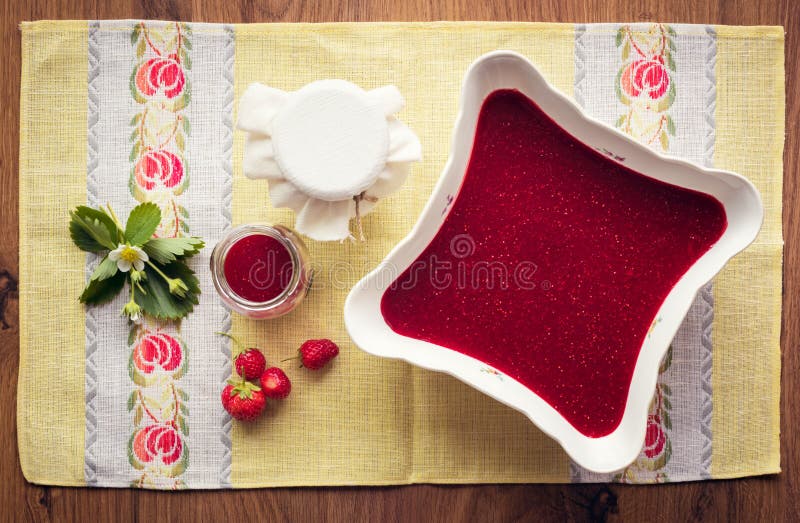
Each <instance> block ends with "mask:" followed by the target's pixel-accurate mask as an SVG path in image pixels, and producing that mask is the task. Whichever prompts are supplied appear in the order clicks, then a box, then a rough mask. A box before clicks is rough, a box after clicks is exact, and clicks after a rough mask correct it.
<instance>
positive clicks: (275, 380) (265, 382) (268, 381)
mask: <svg viewBox="0 0 800 523" xmlns="http://www.w3.org/2000/svg"><path fill="white" fill-rule="evenodd" d="M291 390H292V382H291V381H289V376H287V375H286V373H285V372H283V371H282V370H281V369H279V368H278V367H270V368H268V369H267V370H265V371H264V374H262V375H261V391H262V392H263V393H264V395H265V396H266V397H268V398H271V399H274V400H282V399H283V398H285V397H286V396H288V395H289V392H291Z"/></svg>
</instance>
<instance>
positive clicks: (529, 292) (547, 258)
mask: <svg viewBox="0 0 800 523" xmlns="http://www.w3.org/2000/svg"><path fill="white" fill-rule="evenodd" d="M726 227H727V219H726V216H725V211H724V208H723V207H722V204H721V203H720V202H719V201H718V200H716V199H715V198H713V197H711V196H709V195H706V194H702V193H699V192H696V191H692V190H688V189H684V188H680V187H676V186H673V185H669V184H666V183H663V182H660V181H657V180H654V179H652V178H649V177H647V176H645V175H643V174H640V173H637V172H635V171H632V170H630V169H628V168H626V167H624V166H622V165H620V164H618V163H616V162H614V161H611V160H610V159H609V158H607V157H606V156H604V155H602V154H600V153H598V152H596V151H595V150H593V149H592V148H590V147H588V146H587V145H585V144H583V143H581V142H579V141H578V140H577V139H575V138H574V137H573V136H571V135H570V134H568V133H567V132H566V131H565V130H563V129H562V128H561V127H559V126H558V125H557V124H556V123H555V122H553V121H552V120H551V119H550V118H549V117H548V116H547V115H546V114H545V113H544V112H543V111H542V110H541V109H540V108H539V107H538V106H537V105H536V104H535V103H534V102H533V101H531V100H530V99H528V98H527V97H526V96H524V95H523V94H521V93H519V92H518V91H513V90H500V91H496V92H494V93H492V94H491V95H490V96H488V97H487V99H486V100H485V101H484V104H483V107H482V108H481V112H480V115H479V119H478V125H477V130H476V134H475V141H474V145H473V150H472V155H471V157H470V161H469V166H468V168H467V173H466V175H465V177H464V180H463V182H462V185H461V188H460V190H459V193H458V196H457V197H456V199H455V201H454V202H453V204H452V209H451V210H450V213H449V214H448V215H447V217H446V218H445V221H444V223H443V225H442V227H441V229H440V230H439V231H438V233H437V235H436V237H435V238H434V239H433V240H432V241H431V243H430V244H429V245H428V246H427V248H426V249H425V250H424V251H423V252H422V254H421V255H420V256H419V257H418V258H417V260H416V261H415V263H414V264H412V265H411V266H410V267H409V269H408V270H406V271H405V272H404V273H403V274H401V275H400V277H399V278H398V279H397V280H396V281H395V282H394V284H393V285H392V286H390V288H389V289H387V290H386V292H385V293H384V295H383V298H382V302H381V311H382V313H383V316H384V318H385V319H386V321H387V323H388V324H389V326H390V327H391V328H392V329H393V330H394V331H395V332H397V333H399V334H402V335H404V336H408V337H411V338H416V339H421V340H425V341H428V342H431V343H434V344H436V345H440V346H442V347H446V348H449V349H452V350H455V351H458V352H461V353H463V354H466V355H468V356H472V357H473V358H476V359H478V360H481V361H483V362H486V363H487V364H489V365H491V366H492V367H494V368H496V369H498V370H500V371H502V372H504V373H506V374H507V375H509V376H511V377H513V378H515V379H516V380H518V381H519V382H521V383H522V384H523V385H525V386H526V387H528V388H529V389H531V390H532V391H533V392H535V393H536V394H537V395H539V396H540V397H541V398H542V399H544V400H545V401H546V402H548V403H549V404H550V405H551V406H552V407H553V408H554V409H556V410H557V411H558V412H559V413H560V414H561V415H562V416H564V418H565V419H566V420H567V421H568V422H569V423H571V424H572V425H573V426H574V427H575V428H576V429H577V430H579V431H580V432H581V433H583V434H585V435H587V436H590V437H600V436H604V435H606V434H609V433H610V432H612V431H613V430H614V429H615V428H616V427H617V426H618V425H619V423H620V421H621V419H622V414H623V411H624V409H625V404H626V401H627V396H628V390H629V388H630V383H631V378H632V376H633V369H634V366H635V364H636V360H637V357H638V355H639V349H640V347H641V345H642V343H643V341H644V339H645V336H646V335H647V331H648V328H649V326H650V325H651V323H652V322H653V320H654V318H655V315H656V313H657V311H658V309H659V308H660V306H661V304H662V303H663V301H664V299H665V298H666V296H667V294H668V293H669V292H670V290H671V289H672V287H673V286H674V285H675V284H676V283H677V281H678V280H679V279H680V278H681V276H682V275H683V274H684V273H685V272H686V271H687V270H688V269H689V267H690V266H691V265H692V264H693V263H694V262H695V261H696V260H697V259H698V258H700V256H702V255H703V254H704V253H705V252H706V251H708V249H709V248H711V246H712V245H713V244H714V243H715V242H716V241H717V240H718V239H719V238H720V236H721V235H722V233H723V232H724V231H725V228H726Z"/></svg>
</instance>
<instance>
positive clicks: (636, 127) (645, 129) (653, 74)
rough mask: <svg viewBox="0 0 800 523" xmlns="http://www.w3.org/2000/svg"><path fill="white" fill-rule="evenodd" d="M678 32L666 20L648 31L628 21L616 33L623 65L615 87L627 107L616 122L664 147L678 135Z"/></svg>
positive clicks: (618, 96) (642, 137)
mask: <svg viewBox="0 0 800 523" xmlns="http://www.w3.org/2000/svg"><path fill="white" fill-rule="evenodd" d="M674 36H675V30H674V29H672V28H671V27H670V26H668V25H665V24H652V25H651V26H650V27H649V28H648V29H647V30H645V31H633V30H632V29H631V27H630V26H627V25H624V26H622V27H620V29H619V31H617V35H616V44H617V47H618V48H620V53H621V58H622V65H621V67H620V69H619V71H618V72H617V76H616V80H615V82H614V87H615V90H616V93H617V98H618V99H619V101H620V102H622V104H623V105H625V106H626V110H625V112H624V113H623V114H622V115H620V117H619V118H618V119H617V121H616V124H615V125H616V127H617V128H619V129H621V130H623V131H624V132H626V133H627V134H630V135H631V136H633V137H635V138H637V139H638V140H639V141H641V142H644V143H646V144H648V145H654V146H657V147H660V148H661V150H663V151H667V150H668V149H669V141H670V136H675V122H674V121H673V119H672V116H671V115H670V114H669V109H670V108H671V107H672V104H673V103H674V102H675V82H674V78H673V74H674V73H675V60H674V59H673V57H672V53H673V52H674V51H675V41H674V38H673V37H674Z"/></svg>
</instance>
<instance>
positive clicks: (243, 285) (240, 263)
mask: <svg viewBox="0 0 800 523" xmlns="http://www.w3.org/2000/svg"><path fill="white" fill-rule="evenodd" d="M223 272H224V273H225V280H226V281H227V282H228V286H229V287H230V288H231V290H232V291H233V292H234V293H236V294H237V295H239V296H240V297H241V298H244V299H245V300H249V301H252V302H258V303H261V302H266V301H270V300H272V299H273V298H276V297H277V296H279V295H280V294H281V293H282V292H283V291H284V289H286V287H288V286H289V282H291V280H292V274H293V273H294V267H293V265H292V257H291V255H290V254H289V251H288V250H287V249H286V247H284V246H283V244H282V243H281V242H279V241H278V240H276V239H275V238H273V237H271V236H267V235H265V234H251V235H249V236H245V237H244V238H241V239H240V240H237V241H236V243H234V244H233V245H231V246H230V248H229V249H228V252H227V254H226V256H225V263H224V265H223Z"/></svg>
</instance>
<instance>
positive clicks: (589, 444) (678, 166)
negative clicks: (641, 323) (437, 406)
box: [344, 50, 763, 473]
mask: <svg viewBox="0 0 800 523" xmlns="http://www.w3.org/2000/svg"><path fill="white" fill-rule="evenodd" d="M498 68H506V69H507V71H506V72H508V71H511V73H513V74H517V75H521V77H522V78H523V79H524V82H525V85H522V82H520V84H515V85H508V86H507V87H502V86H495V87H493V88H491V89H489V90H488V92H486V93H483V94H482V96H480V97H477V94H476V91H477V93H480V92H482V91H481V86H480V83H481V82H482V81H484V83H486V82H485V75H486V71H485V70H487V69H488V70H492V71H494V72H495V73H497V72H498ZM513 74H512V76H513ZM481 75H484V76H483V77H482V76H481ZM497 76H501V75H499V74H497ZM493 81H496V80H495V79H494V78H490V80H489V82H488V83H489V84H491V83H492V82H493ZM501 83H502V82H501ZM503 88H512V89H518V90H520V91H521V92H523V94H525V95H526V96H528V97H529V98H531V99H533V100H534V101H535V102H536V103H537V104H538V105H540V107H541V108H542V109H543V110H544V111H545V113H547V114H548V116H550V117H551V118H552V119H553V120H554V121H555V122H556V123H557V124H558V125H559V126H561V127H562V128H564V129H565V130H567V132H569V133H570V134H572V135H573V136H575V137H576V139H578V140H579V141H582V142H584V143H586V144H587V145H589V146H594V148H595V149H598V150H601V152H603V153H605V154H607V155H609V156H611V160H612V161H616V162H618V163H621V164H622V165H625V166H626V167H629V168H632V169H634V170H636V171H638V172H640V173H642V174H645V175H646V176H649V177H652V178H656V179H660V180H662V181H665V182H667V183H670V184H672V185H678V186H682V187H687V188H689V189H692V190H696V191H699V192H703V193H705V194H710V195H711V196H714V197H716V198H717V199H719V200H720V202H721V203H722V204H723V206H724V208H725V213H726V216H727V218H728V227H727V228H726V230H725V232H724V233H723V235H722V237H721V238H720V239H719V240H718V241H717V243H715V244H714V245H713V246H712V247H711V249H709V251H708V252H706V253H705V254H704V255H703V256H701V257H700V258H699V259H698V260H697V261H696V262H695V263H694V264H693V265H692V266H691V267H690V269H689V270H687V272H686V273H685V274H684V275H683V276H682V277H681V278H680V280H679V281H678V282H677V283H676V284H675V286H674V287H673V288H672V290H671V291H670V293H669V294H668V296H667V298H666V299H665V300H664V302H663V303H662V305H661V307H660V308H659V312H658V314H657V315H656V318H655V319H654V322H653V325H652V326H651V333H652V334H653V335H652V336H651V334H648V336H647V337H646V339H645V341H644V342H643V344H642V346H641V347H640V350H639V355H638V356H637V360H636V365H635V368H634V373H633V376H632V378H631V384H630V389H629V391H628V397H627V400H626V404H625V410H624V413H623V418H622V421H621V422H620V424H619V425H618V426H617V428H616V429H614V431H612V432H611V433H610V434H607V435H605V436H602V437H599V438H592V437H588V436H585V435H583V434H582V433H580V432H579V431H578V430H577V429H575V428H574V427H573V426H572V425H570V424H569V423H568V422H567V421H566V420H565V419H564V418H563V417H562V416H561V415H560V414H558V412H557V411H556V410H555V409H554V408H553V407H551V406H550V405H549V404H547V403H546V402H545V401H544V400H542V399H541V398H539V396H538V395H536V394H535V393H534V392H533V391H531V390H530V389H528V388H527V387H525V386H524V385H522V384H521V383H519V382H518V381H516V380H515V379H513V378H511V377H510V376H506V375H504V374H503V373H502V372H499V371H497V370H496V369H492V368H491V367H490V366H488V365H487V364H486V363H484V362H482V361H480V360H477V359H475V358H472V357H470V356H466V355H464V354H461V353H459V352H456V351H453V350H451V349H447V348H445V347H442V346H439V345H435V344H432V343H428V342H425V341H421V340H417V339H414V338H409V337H406V336H403V335H400V334H397V333H395V332H394V331H392V330H391V329H390V328H389V327H388V325H387V324H386V322H385V320H384V319H383V316H382V314H381V313H380V299H381V297H382V296H383V292H384V290H385V288H384V289H382V288H381V284H382V283H383V284H387V283H391V281H393V279H390V280H389V281H388V282H387V281H386V278H385V276H386V273H387V271H394V272H396V276H399V274H401V273H402V272H403V271H404V270H405V269H406V268H407V267H408V266H409V265H410V263H409V262H408V260H409V259H410V262H413V261H414V259H416V257H417V256H418V255H419V254H420V252H421V251H422V249H424V248H425V247H426V246H427V245H428V243H429V242H430V240H431V239H432V238H433V237H434V236H435V235H436V234H437V233H438V230H439V228H440V227H441V224H442V223H443V222H444V220H445V218H446V216H447V214H448V211H449V209H450V208H451V203H452V202H453V201H454V200H455V198H457V195H458V190H460V186H461V183H462V182H463V180H464V176H465V174H466V170H467V169H466V167H467V165H468V163H469V158H470V156H471V152H472V146H473V140H474V134H475V124H476V123H477V113H479V111H480V107H481V105H482V103H483V100H485V98H486V96H488V94H489V93H491V92H493V91H495V90H497V89H503ZM532 89H538V90H541V92H540V93H539V97H542V98H547V105H548V107H545V106H544V105H543V104H542V103H540V102H541V100H540V99H539V97H535V96H532V95H531V94H530V91H531V90H532ZM548 109H550V110H548ZM552 110H556V111H565V114H560V115H554V114H553V113H552V112H551V111H552ZM570 118H571V119H572V120H571V121H570V126H572V127H573V129H572V130H570V129H568V128H567V126H566V125H563V124H564V122H565V121H566V120H568V119H570ZM465 126H468V127H465ZM572 131H579V132H580V133H581V134H584V135H585V134H591V133H594V132H597V133H598V136H599V138H597V140H600V141H601V142H602V141H607V142H610V143H614V144H615V146H619V147H622V148H623V149H622V150H625V151H626V156H627V157H628V162H629V163H626V159H625V157H622V156H621V155H618V154H615V153H612V152H610V151H612V150H616V151H619V149H605V148H598V147H597V145H594V144H592V143H589V140H585V139H582V138H581V137H579V136H577V133H575V132H572ZM465 139H466V140H467V142H468V145H467V146H466V151H465V152H462V153H461V154H459V152H461V151H462V150H463V149H465V146H464V145H463V143H464V140H465ZM595 143H596V142H595ZM631 160H633V161H631ZM642 162H652V163H653V166H654V167H652V168H650V167H648V168H642V167H640V166H639V164H641V163H642ZM631 163H633V164H635V165H637V167H632V165H631ZM659 165H660V166H667V167H668V168H667V167H664V172H663V173H660V174H659V173H656V172H654V171H658V169H659V168H660V167H658V166H659ZM673 169H674V170H675V171H676V172H678V171H682V173H680V174H674V173H673V174H669V172H670V171H672V170H673ZM687 173H690V174H687ZM698 174H699V175H700V176H697V175H698ZM662 176H663V177H666V178H669V177H670V176H678V177H684V178H686V181H685V182H682V183H678V182H676V181H675V180H674V178H673V179H670V180H664V179H663V177H662ZM695 176H697V178H696V179H695V178H694V177H695ZM454 181H457V182H458V183H457V186H456V188H455V192H453V186H454V183H453V182H454ZM704 183H707V184H710V185H711V186H713V187H714V188H715V189H714V190H717V191H719V192H717V193H715V192H711V190H710V189H709V190H705V189H700V188H698V187H697V185H703V184H704ZM726 191H727V192H726ZM723 193H724V194H725V196H724V197H721V195H722V194H723ZM739 200H741V201H739ZM443 204H444V209H443V210H442V211H441V213H440V212H439V211H440V209H442V205H443ZM734 204H736V205H742V206H743V207H744V210H743V211H742V212H741V213H739V212H736V213H733V214H732V213H731V210H732V208H731V206H732V205H734ZM732 221H733V223H734V226H735V227H736V229H735V230H733V229H732V227H731V222H732ZM429 222H434V223H435V227H433V228H432V229H431V227H430V226H429ZM762 222H763V204H762V201H761V197H760V194H759V193H758V190H757V189H756V188H755V187H754V186H753V184H752V183H750V181H749V180H747V179H746V178H744V177H743V176H741V175H739V174H736V173H733V172H731V171H725V170H720V169H711V168H706V167H703V166H700V165H698V164H696V163H693V162H690V161H687V160H684V159H681V158H675V157H670V156H666V155H664V154H661V153H659V152H657V151H655V150H653V149H651V148H649V147H647V146H645V145H642V144H640V143H639V142H637V141H636V140H634V139H633V138H632V137H630V136H628V135H626V134H624V133H622V132H621V131H619V130H617V129H615V128H613V127H611V126H609V125H607V124H605V123H603V122H601V121H599V120H597V119H595V118H593V117H591V116H589V115H588V114H586V113H585V112H584V110H583V109H582V108H581V107H580V106H578V105H577V103H575V102H574V101H573V100H572V99H570V98H568V97H567V96H566V95H564V94H563V93H561V92H560V91H559V90H557V89H556V88H555V87H553V86H552V85H551V84H550V83H549V82H548V81H547V80H546V79H545V78H544V76H543V75H542V74H541V73H540V72H539V71H538V69H537V68H536V66H535V65H534V64H533V63H532V62H531V61H530V60H528V59H527V58H526V57H524V56H523V55H521V54H519V53H516V52H514V51H504V50H498V51H492V52H489V53H487V54H484V55H482V56H480V57H479V58H478V59H476V60H475V61H474V62H473V63H472V64H471V65H470V66H469V68H468V69H467V72H466V74H465V76H464V81H463V83H462V87H461V93H460V98H459V109H458V113H457V117H456V120H455V125H454V128H453V132H452V136H451V142H450V152H449V155H448V159H447V162H446V164H445V166H444V168H443V170H442V173H441V174H440V176H439V178H438V181H437V182H436V184H435V186H434V189H433V191H432V193H431V196H430V197H429V199H428V201H427V203H426V204H425V206H424V208H423V210H422V212H421V214H420V216H419V218H418V219H417V221H416V223H415V224H414V226H413V228H412V229H411V231H410V232H409V233H408V234H407V235H406V236H405V237H404V238H403V239H402V240H401V241H400V242H399V243H398V244H397V245H396V246H395V247H394V248H393V249H392V250H391V251H390V252H389V254H387V255H386V257H385V258H384V260H383V261H382V262H381V263H380V264H378V266H377V267H375V268H374V269H373V270H372V271H370V272H369V273H368V274H367V275H366V276H365V277H364V278H362V279H361V280H360V281H359V282H358V283H357V284H356V285H355V286H354V287H353V288H352V289H351V291H350V293H349V294H348V296H347V299H346V301H345V306H344V320H345V326H346V328H347V331H348V334H349V335H350V337H351V338H352V339H353V341H354V342H355V344H356V345H357V346H358V347H360V348H361V349H362V350H364V351H365V352H367V353H370V354H373V355H377V356H382V357H387V358H393V359H399V360H403V361H406V362H408V363H411V364H413V365H416V366H419V367H422V368H426V369H429V370H435V371H439V372H444V373H446V374H450V375H452V376H454V377H455V378H457V379H459V380H461V381H463V382H465V383H467V384H468V385H470V386H472V387H474V388H476V389H478V390H480V391H481V392H483V393H485V394H487V395H488V396H490V397H492V398H494V399H496V400H498V401H500V402H501V403H504V404H506V405H508V406H510V407H512V408H514V409H516V410H518V411H520V412H522V413H523V414H525V415H526V416H527V417H528V418H529V419H530V420H531V421H532V422H533V423H534V424H535V425H536V426H537V427H538V428H539V429H540V430H542V431H543V432H545V433H546V434H547V435H549V436H550V437H552V438H553V439H555V440H556V441H557V442H558V443H559V444H560V445H561V446H562V448H563V449H564V450H565V451H566V453H567V454H568V455H569V456H570V457H571V458H572V459H573V460H574V461H575V462H576V463H578V464H579V465H581V466H583V467H585V468H587V469H589V470H591V471H594V472H599V473H605V472H613V471H616V470H619V469H621V468H624V467H625V466H627V465H629V464H630V463H631V462H632V461H634V460H635V459H636V457H637V456H638V455H639V453H640V450H641V448H642V446H643V444H644V440H645V433H646V427H647V417H648V410H649V408H648V407H649V404H650V401H651V399H652V397H653V394H654V393H655V388H656V382H657V379H658V368H659V366H660V363H661V360H662V359H663V357H664V355H665V354H666V352H667V350H668V348H669V346H670V344H671V342H672V339H673V338H674V336H675V334H676V333H677V331H678V328H679V327H680V325H681V323H682V321H683V318H684V317H685V316H686V314H687V312H688V311H689V308H690V307H691V304H692V302H693V301H694V298H695V296H696V294H697V293H698V292H699V290H700V289H701V288H702V287H703V286H704V285H705V284H706V283H707V282H708V281H710V280H711V279H712V278H713V277H714V275H716V274H717V273H718V272H719V271H720V270H722V268H723V267H724V265H725V264H726V263H727V262H728V261H729V260H730V259H731V258H732V257H733V256H734V255H736V254H737V253H738V252H741V251H742V250H744V249H745V248H746V247H747V246H748V245H750V244H751V243H752V242H753V241H754V240H755V238H756V236H757V234H758V232H759V230H760V228H761V224H762ZM431 231H432V232H431ZM426 237H427V240H426V239H425V238H426ZM723 240H724V241H723ZM420 245H421V247H420ZM398 258H404V259H405V260H406V261H407V262H406V263H399V264H398V263H396V262H397V260H398ZM656 324H658V325H656ZM656 327H657V328H656ZM643 361H644V362H643ZM498 377H499V378H500V379H496V378H498Z"/></svg>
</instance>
